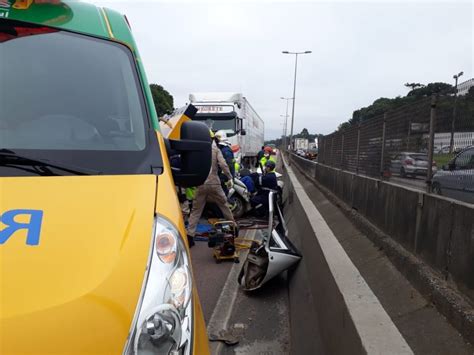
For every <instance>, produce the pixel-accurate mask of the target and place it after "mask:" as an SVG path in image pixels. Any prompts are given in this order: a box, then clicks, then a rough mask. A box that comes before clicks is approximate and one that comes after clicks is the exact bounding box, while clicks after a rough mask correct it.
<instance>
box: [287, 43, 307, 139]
mask: <svg viewBox="0 0 474 355" xmlns="http://www.w3.org/2000/svg"><path fill="white" fill-rule="evenodd" d="M282 53H283V54H294V55H295V79H294V82H293V109H292V110H291V131H290V147H291V148H293V125H294V122H295V101H296V73H297V71H298V55H299V54H310V53H311V51H304V52H288V51H283V52H282Z"/></svg>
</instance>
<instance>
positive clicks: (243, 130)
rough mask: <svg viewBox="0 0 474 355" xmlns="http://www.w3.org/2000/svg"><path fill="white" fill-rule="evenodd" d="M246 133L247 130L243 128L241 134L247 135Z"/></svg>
mask: <svg viewBox="0 0 474 355" xmlns="http://www.w3.org/2000/svg"><path fill="white" fill-rule="evenodd" d="M246 134H247V131H246V130H245V129H243V128H242V129H241V130H240V135H241V136H245V135H246Z"/></svg>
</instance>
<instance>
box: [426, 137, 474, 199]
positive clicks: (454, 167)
mask: <svg viewBox="0 0 474 355" xmlns="http://www.w3.org/2000/svg"><path fill="white" fill-rule="evenodd" d="M432 186H433V192H434V193H436V194H438V195H442V196H446V197H451V198H454V199H456V200H460V201H465V202H468V203H474V146H472V147H469V148H466V149H464V150H463V151H462V152H461V153H459V154H458V155H457V156H456V157H455V158H454V159H453V160H451V162H449V164H448V165H444V166H443V168H442V169H441V170H439V171H438V172H437V173H436V174H435V175H434V176H433V185H432Z"/></svg>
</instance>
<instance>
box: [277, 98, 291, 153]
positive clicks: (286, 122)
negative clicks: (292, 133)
mask: <svg viewBox="0 0 474 355" xmlns="http://www.w3.org/2000/svg"><path fill="white" fill-rule="evenodd" d="M280 99H282V100H286V114H285V136H284V137H285V139H284V142H285V150H287V149H288V142H287V139H286V137H287V136H288V106H289V101H290V100H293V98H292V97H283V96H282V97H280Z"/></svg>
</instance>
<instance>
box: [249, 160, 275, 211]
mask: <svg viewBox="0 0 474 355" xmlns="http://www.w3.org/2000/svg"><path fill="white" fill-rule="evenodd" d="M275 167H276V165H275V162H274V161H273V160H269V161H267V162H266V164H265V172H264V173H263V174H262V175H260V176H258V174H253V178H254V183H255V185H256V187H257V194H256V195H255V196H253V197H252V198H251V199H250V204H251V205H252V207H253V208H254V211H255V214H256V215H258V216H264V215H266V214H267V213H268V208H269V206H268V195H269V194H270V190H277V189H278V180H277V177H276V174H275Z"/></svg>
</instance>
